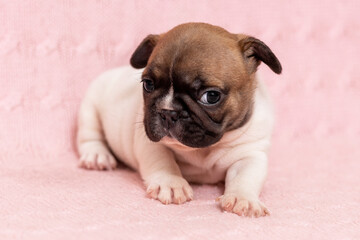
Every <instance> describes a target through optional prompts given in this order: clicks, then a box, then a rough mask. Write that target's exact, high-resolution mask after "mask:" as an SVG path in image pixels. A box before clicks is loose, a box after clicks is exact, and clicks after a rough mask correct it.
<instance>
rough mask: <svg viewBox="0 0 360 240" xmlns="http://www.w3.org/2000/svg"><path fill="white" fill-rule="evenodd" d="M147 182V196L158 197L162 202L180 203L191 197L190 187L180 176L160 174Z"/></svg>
mask: <svg viewBox="0 0 360 240" xmlns="http://www.w3.org/2000/svg"><path fill="white" fill-rule="evenodd" d="M147 182H148V184H147V185H148V187H147V190H146V193H147V196H148V197H150V198H153V199H158V200H159V201H160V202H162V203H163V204H170V203H175V204H182V203H184V202H186V201H190V200H192V199H193V191H192V188H191V187H190V185H189V183H188V182H187V181H186V180H185V179H184V178H182V177H180V176H175V175H162V176H158V177H156V178H152V179H151V180H150V181H147Z"/></svg>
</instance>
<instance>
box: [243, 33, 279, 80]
mask: <svg viewBox="0 0 360 240" xmlns="http://www.w3.org/2000/svg"><path fill="white" fill-rule="evenodd" d="M238 38H239V39H240V40H239V42H238V43H239V46H240V49H241V52H242V54H243V57H244V59H245V63H246V64H247V67H248V69H249V72H250V73H254V72H256V70H257V67H258V66H259V65H260V63H261V62H264V63H265V64H266V65H268V66H269V67H270V68H271V70H273V72H275V73H277V74H280V73H281V71H282V67H281V64H280V62H279V60H278V59H277V57H276V56H275V54H274V53H273V52H272V51H271V49H270V48H269V47H268V46H267V45H266V44H265V43H263V42H262V41H260V40H259V39H257V38H254V37H249V36H245V35H241V34H239V35H238Z"/></svg>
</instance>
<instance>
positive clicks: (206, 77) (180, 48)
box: [144, 36, 243, 87]
mask: <svg viewBox="0 0 360 240" xmlns="http://www.w3.org/2000/svg"><path fill="white" fill-rule="evenodd" d="M165 40H166V41H165ZM167 40H168V39H164V41H160V42H159V44H158V45H157V46H156V48H155V49H154V52H153V54H152V56H151V58H150V59H149V63H148V66H147V68H146V69H145V71H144V74H152V75H153V76H152V77H153V78H156V79H159V80H162V81H169V80H170V81H173V82H176V81H181V82H182V83H185V84H189V85H190V84H193V82H194V79H200V80H201V81H202V83H204V82H205V83H206V84H208V85H209V86H218V87H221V86H223V85H225V84H226V81H227V79H228V80H229V81H231V79H233V78H234V74H235V75H236V73H237V72H238V73H239V74H240V73H241V69H242V68H243V66H242V60H241V55H240V51H239V49H238V47H237V45H236V42H235V41H234V40H232V39H224V38H221V37H216V36H215V37H214V36H211V37H209V36H202V37H199V36H193V37H190V38H179V39H175V40H172V41H167ZM223 87H225V86H223Z"/></svg>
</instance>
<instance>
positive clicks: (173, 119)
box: [159, 109, 189, 131]
mask: <svg viewBox="0 0 360 240" xmlns="http://www.w3.org/2000/svg"><path fill="white" fill-rule="evenodd" d="M159 115H160V118H161V122H162V125H163V127H164V129H165V130H167V131H168V130H170V129H171V128H173V127H174V125H175V124H176V123H177V122H178V120H179V119H187V118H189V114H188V113H187V112H185V111H181V112H180V111H175V110H168V109H162V110H161V111H160V112H159Z"/></svg>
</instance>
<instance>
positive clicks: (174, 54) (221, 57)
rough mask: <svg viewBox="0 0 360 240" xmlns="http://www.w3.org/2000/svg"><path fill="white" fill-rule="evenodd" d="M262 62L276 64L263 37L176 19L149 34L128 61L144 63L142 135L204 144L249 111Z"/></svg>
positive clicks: (246, 116) (238, 122)
mask: <svg viewBox="0 0 360 240" xmlns="http://www.w3.org/2000/svg"><path fill="white" fill-rule="evenodd" d="M260 62H264V63H265V64H266V65H268V66H269V67H270V68H271V69H272V70H273V71H274V72H275V73H278V74H279V73H281V65H280V62H279V60H278V59H277V58H276V56H275V55H274V53H273V52H272V51H271V50H270V48H269V47H268V46H266V45H265V44H264V43H263V42H262V41H260V40H258V39H256V38H253V37H249V36H246V35H242V34H231V33H229V32H227V31H226V30H224V29H222V28H220V27H216V26H212V25H209V24H204V23H188V24H183V25H179V26H177V27H175V28H173V29H172V30H170V31H169V32H167V33H165V34H161V35H149V36H147V37H146V38H145V39H144V40H143V41H142V42H141V43H140V45H139V46H138V48H137V49H136V50H135V52H134V53H133V55H132V57H131V60H130V63H131V65H132V66H133V67H135V68H144V67H145V69H144V71H143V74H142V82H143V87H144V90H143V95H144V114H145V115H144V125H145V130H146V134H147V136H148V137H149V138H150V140H152V141H155V142H156V141H159V140H161V139H162V138H163V137H164V136H168V137H171V138H174V139H176V140H177V141H179V142H180V143H182V144H184V145H186V146H189V147H207V146H210V145H212V144H214V143H216V142H217V141H219V140H220V139H221V137H222V136H223V135H224V133H225V132H227V131H230V130H233V129H236V128H240V127H241V126H243V125H244V124H245V123H246V122H247V121H248V120H249V119H250V117H251V114H252V108H253V95H254V90H255V88H256V81H255V76H254V75H255V72H256V69H257V67H258V65H259V64H260Z"/></svg>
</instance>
